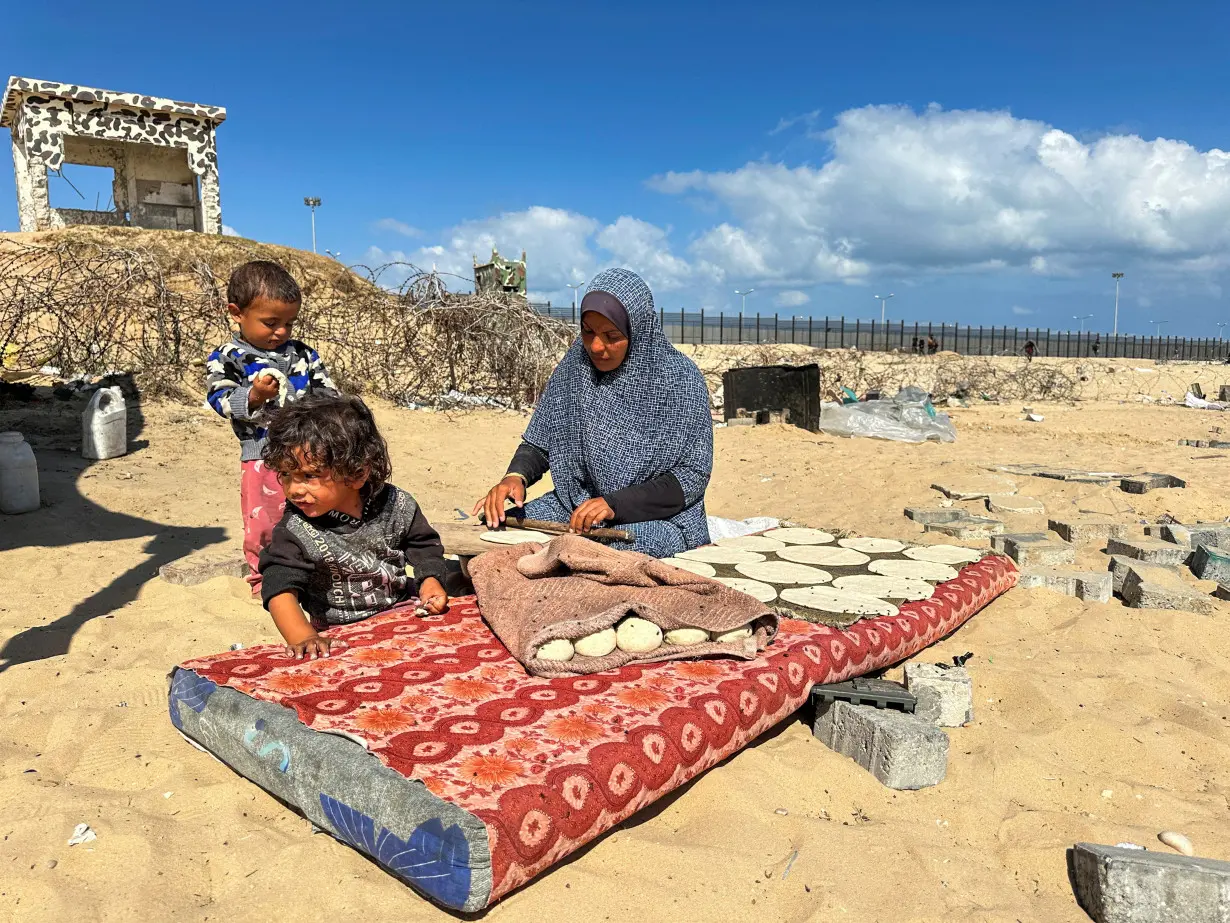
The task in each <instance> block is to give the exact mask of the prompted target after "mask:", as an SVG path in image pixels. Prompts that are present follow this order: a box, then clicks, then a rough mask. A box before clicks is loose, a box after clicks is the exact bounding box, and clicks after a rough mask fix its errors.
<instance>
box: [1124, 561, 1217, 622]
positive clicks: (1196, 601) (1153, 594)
mask: <svg viewBox="0 0 1230 923" xmlns="http://www.w3.org/2000/svg"><path fill="white" fill-rule="evenodd" d="M1121 593H1122V595H1123V600H1124V602H1126V603H1127V604H1128V605H1129V606H1130V607H1132V608H1133V609H1178V610H1181V611H1184V612H1199V613H1200V614H1202V615H1212V613H1213V610H1214V603H1213V597H1211V596H1208V595H1207V594H1205V593H1202V592H1200V590H1199V589H1197V588H1195V587H1193V586H1190V585H1188V584H1186V583H1184V582H1183V578H1182V577H1180V576H1179V575H1178V574H1177V573H1176V572H1175V571H1173V570H1170V569H1168V568H1165V567H1160V566H1159V565H1157V564H1145V563H1143V562H1140V561H1133V563H1132V564H1130V565H1129V566H1128V570H1127V573H1126V574H1125V575H1124V577H1123V588H1122V590H1121Z"/></svg>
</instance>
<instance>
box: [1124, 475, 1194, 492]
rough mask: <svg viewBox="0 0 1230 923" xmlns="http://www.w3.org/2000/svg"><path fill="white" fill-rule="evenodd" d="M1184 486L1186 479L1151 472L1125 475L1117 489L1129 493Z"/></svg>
mask: <svg viewBox="0 0 1230 923" xmlns="http://www.w3.org/2000/svg"><path fill="white" fill-rule="evenodd" d="M1186 486H1187V481H1185V480H1183V479H1182V478H1177V477H1175V476H1174V475H1173V474H1156V473H1153V472H1146V473H1144V474H1138V475H1134V476H1133V477H1126V478H1123V479H1122V480H1121V481H1120V482H1119V489H1120V490H1122V491H1123V492H1124V493H1129V494H1147V493H1148V492H1149V491H1151V490H1164V489H1166V488H1169V487H1186Z"/></svg>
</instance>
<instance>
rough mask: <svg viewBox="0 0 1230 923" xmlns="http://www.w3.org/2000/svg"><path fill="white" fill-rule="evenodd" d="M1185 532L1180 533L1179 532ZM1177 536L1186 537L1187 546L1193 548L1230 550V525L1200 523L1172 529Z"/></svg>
mask: <svg viewBox="0 0 1230 923" xmlns="http://www.w3.org/2000/svg"><path fill="white" fill-rule="evenodd" d="M1180 529H1182V530H1183V531H1182V532H1181V533H1180V532H1179V530H1180ZM1172 531H1173V532H1175V533H1176V534H1182V535H1185V536H1186V538H1187V544H1189V545H1191V546H1192V547H1193V548H1198V547H1199V546H1201V545H1212V546H1213V547H1215V548H1230V523H1226V522H1198V523H1196V524H1194V525H1190V526H1177V527H1172Z"/></svg>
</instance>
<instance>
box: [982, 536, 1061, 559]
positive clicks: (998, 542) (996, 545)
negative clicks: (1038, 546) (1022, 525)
mask: <svg viewBox="0 0 1230 923" xmlns="http://www.w3.org/2000/svg"><path fill="white" fill-rule="evenodd" d="M1049 540H1050V536H1049V535H1047V534H1046V533H1045V532H1002V533H1000V534H999V535H992V536H991V550H992V551H994V552H995V553H996V554H1003V553H1004V546H1005V545H1006V544H1007V543H1008V542H1009V541H1015V542H1017V543H1023V542H1045V541H1049Z"/></svg>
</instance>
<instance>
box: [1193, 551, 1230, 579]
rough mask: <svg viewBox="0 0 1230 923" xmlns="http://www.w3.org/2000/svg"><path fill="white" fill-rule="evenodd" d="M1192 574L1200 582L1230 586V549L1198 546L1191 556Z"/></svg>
mask: <svg viewBox="0 0 1230 923" xmlns="http://www.w3.org/2000/svg"><path fill="white" fill-rule="evenodd" d="M1191 567H1192V573H1193V574H1195V575H1196V576H1197V577H1198V578H1199V579H1201V580H1216V581H1217V582H1218V583H1219V584H1230V549H1226V548H1218V547H1216V546H1214V545H1200V546H1199V547H1197V548H1196V550H1195V552H1193V554H1192V563H1191Z"/></svg>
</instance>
